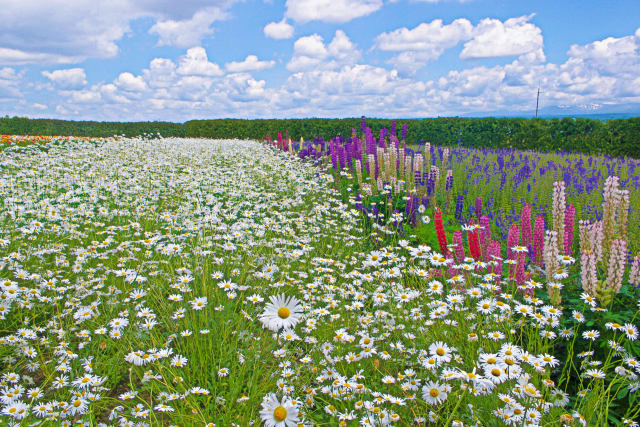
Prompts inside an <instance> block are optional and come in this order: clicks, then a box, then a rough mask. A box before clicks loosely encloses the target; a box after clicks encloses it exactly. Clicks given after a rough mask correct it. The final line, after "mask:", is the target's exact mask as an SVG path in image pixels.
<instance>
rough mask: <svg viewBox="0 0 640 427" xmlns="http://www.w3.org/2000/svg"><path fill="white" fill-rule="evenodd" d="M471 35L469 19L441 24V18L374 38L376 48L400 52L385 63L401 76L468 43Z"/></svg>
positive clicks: (413, 71) (414, 71)
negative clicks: (460, 44) (461, 43)
mask: <svg viewBox="0 0 640 427" xmlns="http://www.w3.org/2000/svg"><path fill="white" fill-rule="evenodd" d="M472 33H473V25H472V24H471V22H469V20H467V19H464V18H461V19H456V20H455V21H453V22H452V23H451V24H447V25H443V24H442V20H441V19H435V20H433V21H431V22H430V23H425V22H423V23H421V24H420V25H418V26H417V27H415V28H413V29H411V30H410V29H408V28H406V27H403V28H399V29H397V30H394V31H392V32H390V33H382V34H380V35H378V36H377V37H376V47H377V48H378V49H380V50H384V51H396V52H400V53H399V54H397V55H395V56H394V57H392V58H391V59H389V60H388V61H387V63H388V64H391V65H392V66H393V67H394V68H395V69H397V70H399V71H400V72H402V73H407V74H415V73H416V72H417V71H418V70H419V69H420V68H422V67H424V66H425V65H426V63H427V62H428V61H431V60H434V59H437V58H439V57H440V55H442V53H443V52H444V51H445V50H447V49H449V48H451V47H453V46H455V45H457V44H458V43H460V42H461V41H463V40H468V39H469V38H470V37H471V34H472Z"/></svg>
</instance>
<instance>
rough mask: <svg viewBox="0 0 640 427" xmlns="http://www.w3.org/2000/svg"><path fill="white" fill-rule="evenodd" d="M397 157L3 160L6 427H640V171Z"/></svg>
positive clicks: (414, 151) (399, 139)
mask: <svg viewBox="0 0 640 427" xmlns="http://www.w3.org/2000/svg"><path fill="white" fill-rule="evenodd" d="M377 132H378V130H375V133H376V135H375V136H374V131H372V130H371V129H369V128H368V127H367V126H366V122H365V121H364V120H363V122H362V126H361V128H360V129H359V130H355V129H354V131H353V134H352V136H351V137H350V138H344V137H339V138H334V139H331V140H329V141H324V140H321V139H319V138H311V139H308V140H304V139H303V140H302V141H292V140H291V139H289V138H287V136H286V134H285V135H284V136H283V135H280V136H279V137H277V138H275V139H272V138H271V137H268V138H266V139H265V141H263V142H258V141H249V140H207V139H178V138H157V139H152V138H73V137H64V138H34V139H33V140H32V141H29V140H27V139H25V138H24V137H20V138H17V137H6V136H3V138H2V141H1V142H0V213H1V215H0V290H1V293H0V325H1V326H2V327H1V328H0V329H1V331H0V360H1V362H0V363H1V375H0V414H1V415H0V422H1V423H2V424H3V425H65V426H66V425H75V424H80V425H100V426H147V425H149V426H154V425H163V426H164V425H166V426H247V425H256V426H258V425H265V426H277V427H291V426H311V425H320V426H352V425H364V426H381V425H382V426H384V425H398V426H407V425H412V426H414V425H415V426H419V425H423V426H426V425H434V426H500V425H512V426H536V425H544V426H565V425H566V426H586V425H589V426H591V425H596V426H605V425H638V424H637V420H638V419H640V398H639V393H638V391H639V390H640V379H639V376H640V344H639V341H638V335H639V325H640V290H639V289H638V286H639V285H640V253H638V251H639V250H640V243H638V242H639V241H640V240H639V238H640V229H639V228H638V227H640V190H639V188H638V186H639V185H640V182H639V175H638V170H637V169H636V168H637V166H638V165H639V163H640V161H639V160H635V159H632V158H609V157H606V156H600V157H597V156H593V157H590V156H588V155H578V154H572V153H536V152H533V151H527V152H521V151H517V150H484V151H483V150H481V149H477V150H471V149H466V148H461V147H455V146H452V147H436V146H435V145H431V144H428V143H424V144H419V145H415V144H414V145H410V144H409V145H407V144H406V143H405V142H404V138H403V136H405V135H406V128H404V129H401V130H400V132H397V131H396V129H395V125H394V126H393V127H392V129H390V130H386V129H380V130H379V132H380V133H377ZM403 134H404V135H403Z"/></svg>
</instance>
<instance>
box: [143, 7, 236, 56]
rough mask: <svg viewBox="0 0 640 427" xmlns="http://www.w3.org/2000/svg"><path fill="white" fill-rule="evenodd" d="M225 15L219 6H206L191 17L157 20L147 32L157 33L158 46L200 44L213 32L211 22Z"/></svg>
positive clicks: (184, 46) (181, 46) (182, 46)
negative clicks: (178, 19) (177, 19)
mask: <svg viewBox="0 0 640 427" xmlns="http://www.w3.org/2000/svg"><path fill="white" fill-rule="evenodd" d="M226 16H227V14H226V13H225V12H224V11H222V10H221V9H219V8H217V7H208V8H205V9H202V10H199V11H198V12H196V13H195V14H194V15H193V17H191V19H185V20H182V21H176V20H172V19H169V20H166V21H158V22H157V23H156V24H155V25H154V26H152V27H151V28H150V29H149V34H157V35H158V45H159V46H175V47H180V48H186V47H189V46H194V45H198V44H200V42H201V41H202V39H203V38H204V37H205V36H208V35H211V34H213V29H212V28H211V24H213V23H214V22H215V21H219V20H221V19H224V18H226Z"/></svg>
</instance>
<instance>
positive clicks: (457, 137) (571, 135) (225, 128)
mask: <svg viewBox="0 0 640 427" xmlns="http://www.w3.org/2000/svg"><path fill="white" fill-rule="evenodd" d="M360 123H361V119H360V118H351V119H318V118H313V119H284V120H277V119H267V120H241V119H218V120H191V121H188V122H186V123H169V122H126V123H121V122H91V121H82V122H76V121H65V120H49V119H27V118H19V117H14V118H9V117H5V118H0V134H17V135H77V136H101V137H105V136H112V135H123V134H124V135H126V136H138V135H142V134H150V133H153V134H157V133H159V134H161V135H162V136H185V137H204V138H240V139H247V138H249V139H262V138H264V136H265V135H266V134H271V136H275V135H276V134H277V133H278V132H283V133H284V132H285V131H289V136H290V137H291V138H294V139H296V140H298V139H300V137H303V138H313V137H322V138H325V139H329V138H332V137H334V136H337V135H343V136H350V135H351V130H352V129H356V130H357V131H358V132H360ZM403 123H407V125H408V133H407V143H408V144H416V143H419V142H420V141H429V142H431V143H434V144H438V145H462V146H469V147H477V148H483V147H486V148H520V149H535V150H539V151H555V150H565V151H575V152H582V153H592V154H608V155H610V156H631V157H636V158H640V118H630V119H615V120H608V121H606V122H603V121H600V120H591V119H583V118H578V119H573V118H563V119H522V118H500V119H496V118H482V119H470V118H458V117H452V118H434V119H408V120H397V129H398V134H399V133H400V129H401V127H402V124H403ZM367 126H369V127H370V128H371V129H373V131H374V134H375V135H377V132H378V130H379V129H381V128H383V127H385V128H387V129H390V128H391V120H387V119H367ZM398 137H400V135H398Z"/></svg>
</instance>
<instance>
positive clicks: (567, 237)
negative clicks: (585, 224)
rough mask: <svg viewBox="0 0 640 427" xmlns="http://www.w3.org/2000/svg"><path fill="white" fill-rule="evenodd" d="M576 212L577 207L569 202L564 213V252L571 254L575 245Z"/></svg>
mask: <svg viewBox="0 0 640 427" xmlns="http://www.w3.org/2000/svg"><path fill="white" fill-rule="evenodd" d="M575 214H576V208H575V207H574V206H573V205H572V204H569V206H567V210H566V212H565V215H564V236H563V237H564V254H565V255H571V253H572V250H571V248H572V245H573V227H574V219H575Z"/></svg>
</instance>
